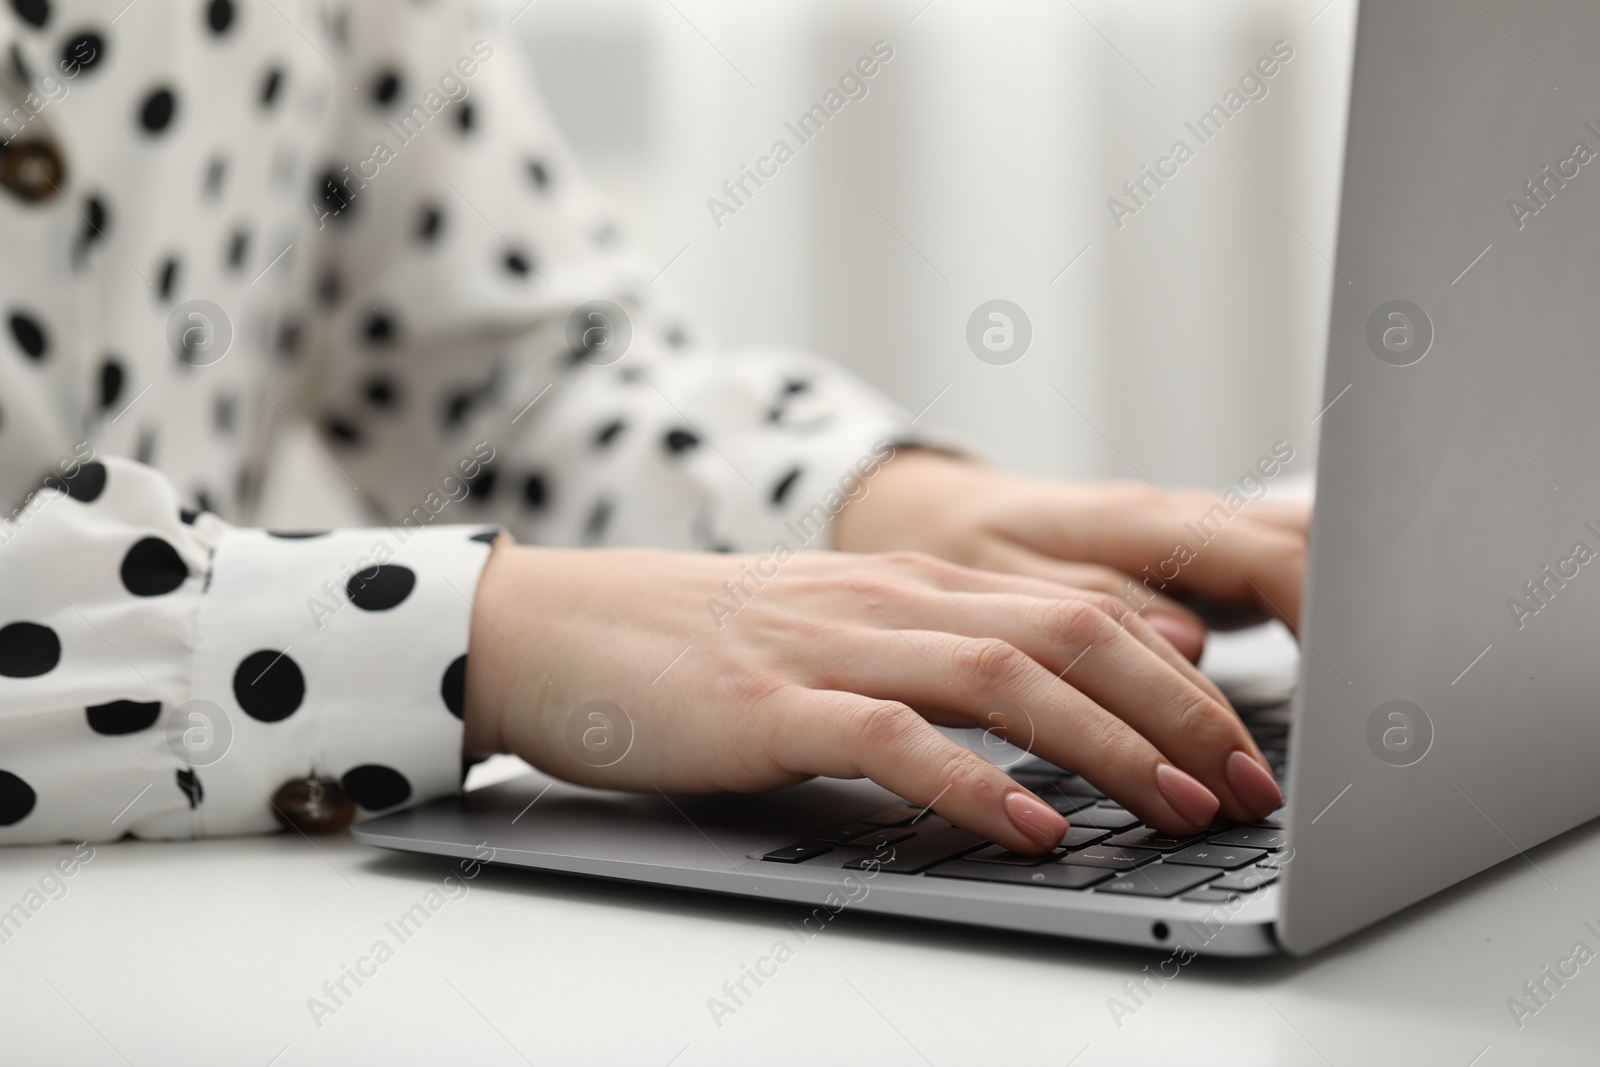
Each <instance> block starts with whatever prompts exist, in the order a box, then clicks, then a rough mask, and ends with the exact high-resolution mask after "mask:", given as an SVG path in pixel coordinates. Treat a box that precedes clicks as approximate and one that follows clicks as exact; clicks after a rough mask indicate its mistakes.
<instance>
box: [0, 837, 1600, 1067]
mask: <svg viewBox="0 0 1600 1067" xmlns="http://www.w3.org/2000/svg"><path fill="white" fill-rule="evenodd" d="M71 853H72V849H71V848H70V847H69V846H49V847H41V848H10V849H0V913H3V912H4V911H5V910H7V909H10V908H11V907H12V905H13V904H17V903H24V902H31V903H33V904H34V905H35V907H36V910H35V911H34V912H33V913H32V914H31V916H30V917H29V918H28V920H27V921H26V922H25V923H24V924H23V925H22V926H21V928H20V929H19V930H16V931H15V932H11V933H9V934H8V936H7V939H6V940H5V941H4V942H3V943H0V1024H3V1028H4V1036H3V1038H0V1040H3V1046H0V1047H3V1048H4V1050H5V1051H4V1054H3V1055H0V1059H3V1060H5V1061H6V1062H14V1063H70V1064H86V1065H94V1064H123V1063H126V1064H135V1065H144V1064H151V1065H155V1064H160V1065H162V1067H171V1065H177V1064H191V1063H193V1064H206V1065H215V1064H245V1065H251V1067H267V1065H269V1064H271V1065H277V1067H291V1065H297V1064H313V1063H327V1064H340V1065H342V1067H348V1065H350V1064H367V1063H395V1064H400V1063H471V1064H475V1065H476V1064H484V1065H492V1064H519V1063H537V1064H545V1063H573V1062H585V1063H627V1064H642V1065H645V1067H667V1065H669V1064H671V1065H675V1067H690V1065H696V1064H734V1063H751V1062H757V1063H809V1064H815V1063H819V1062H849V1063H854V1062H870V1063H873V1064H875V1065H882V1067H890V1065H896V1064H906V1065H919V1064H933V1065H939V1067H943V1065H947V1064H948V1065H954V1064H970V1063H983V1064H989V1063H1000V1062H1006V1061H1013V1062H1016V1063H1019V1064H1023V1063H1026V1064H1054V1065H1068V1064H1073V1065H1075V1067H1092V1065H1099V1064H1130V1063H1132V1064H1139V1063H1157V1062H1160V1063H1163V1064H1165V1063H1173V1062H1180V1063H1185V1064H1210V1063H1217V1064H1229V1065H1232V1067H1240V1065H1255V1064H1262V1065H1272V1067H1283V1065H1296V1064H1337V1065H1343V1064H1359V1065H1361V1067H1372V1065H1379V1064H1390V1063H1393V1064H1406V1065H1408V1067H1409V1065H1413V1064H1442V1065H1448V1067H1468V1065H1481V1067H1490V1065H1499V1064H1521V1063H1536V1062H1547V1061H1548V1062H1553V1063H1576V1062H1594V1060H1595V1058H1596V1051H1595V1048H1596V1045H1597V1043H1600V1025H1597V1023H1596V1021H1595V1020H1596V1017H1597V1015H1600V1011H1597V1009H1600V963H1597V964H1596V965H1594V966H1589V965H1588V963H1589V961H1590V956H1591V955H1593V953H1592V952H1590V951H1589V950H1593V951H1594V952H1600V934H1597V933H1596V932H1594V931H1591V930H1590V929H1589V928H1588V927H1587V926H1586V925H1585V924H1586V923H1590V922H1592V923H1593V924H1594V930H1595V931H1600V823H1595V824H1590V825H1589V826H1586V827H1582V828H1580V829H1578V830H1575V831H1573V832H1572V833H1569V834H1567V835H1565V836H1564V837H1561V838H1558V839H1557V840H1555V841H1552V842H1549V843H1547V844H1545V845H1543V846H1541V847H1540V848H1537V849H1535V850H1533V851H1531V852H1530V853H1529V854H1528V856H1527V857H1526V858H1517V859H1513V860H1510V861H1508V862H1507V863H1505V864H1502V865H1501V866H1499V867H1497V868H1495V869H1493V870H1491V871H1488V872H1485V873H1484V874H1481V875H1479V876H1478V877H1477V878H1475V879H1472V880H1470V881H1469V882H1466V883H1463V884H1462V885H1459V886H1457V887H1455V888H1454V889H1452V890H1450V891H1448V892H1446V893H1444V894H1441V895H1440V896H1437V897H1435V898H1433V899H1432V900H1429V901H1427V902H1425V903H1423V904H1421V905H1419V906H1417V907H1415V908H1412V909H1410V910H1409V911H1407V912H1405V913H1403V914H1401V915H1399V916H1397V917H1395V918H1393V919H1390V920H1389V921H1387V922H1385V923H1383V924H1380V925H1379V926H1377V927H1374V928H1372V929H1370V930H1367V931H1365V932H1363V933H1361V934H1359V935H1357V936H1355V937H1353V938H1351V939H1349V940H1347V941H1345V942H1343V943H1341V944H1339V945H1337V946H1335V947H1333V948H1332V949H1330V950H1328V951H1325V952H1323V953H1321V954H1319V955H1317V956H1315V957H1313V958H1311V959H1306V960H1292V959H1268V960H1219V959H1206V958H1200V959H1194V960H1192V961H1188V962H1181V961H1180V960H1177V959H1174V958H1172V957H1170V956H1169V955H1165V954H1162V953H1157V952H1148V951H1137V950H1131V949H1118V948H1111V947H1104V946H1097V945H1093V944H1087V943H1083V942H1073V941H1063V940H1054V939H1048V938H1035V937H1029V936H1025V935H1020V934H1010V933H1000V932H994V931H987V930H980V929H971V928H961V927H954V926H945V925H935V924H925V923H918V922H913V921H909V920H900V919H893V918H885V917H880V916H872V915H866V914H856V913H852V912H850V911H849V909H848V908H847V909H846V910H844V911H842V912H841V913H839V914H838V915H837V916H836V917H835V918H834V919H832V920H831V921H830V922H829V923H827V924H826V926H825V927H823V928H822V929H821V931H820V932H818V933H815V934H813V935H811V936H810V937H809V938H808V939H802V937H801V936H800V932H801V931H800V930H799V924H800V922H801V920H802V918H803V917H804V916H805V914H806V912H805V911H804V909H802V908H800V907H797V906H790V905H783V904H776V903H771V902H762V901H755V900H745V899H738V898H721V897H712V896H707V895H701V894H694V893H688V892H681V891H674V890H662V889H655V888H651V887H646V886H634V885H627V884H621V883H611V882H601V881H596V880H591V879H583V878H576V877H567V876H561V875H553V874H544V873H540V872H532V871H525V870H516V869H498V868H487V867H485V868H476V869H473V870H471V871H463V870H461V868H460V866H459V865H458V864H456V863H452V862H450V861H446V860H443V859H439V858H433V857H423V856H411V855H403V854H397V853H387V852H383V851H379V850H375V849H371V848H367V847H365V846H362V845H358V844H356V843H355V842H353V841H351V840H349V839H348V838H333V839H319V840H317V841H316V842H315V843H312V842H310V841H308V840H307V839H305V838H302V837H299V836H288V835H282V836H277V837H269V838H256V839H236V840H220V841H206V842H191V843H143V842H124V843H120V844H116V845H106V846H99V847H97V848H96V850H95V853H94V856H93V858H92V859H91V860H90V861H89V862H87V863H85V864H83V865H82V866H81V867H79V868H78V869H77V870H76V871H75V873H74V874H73V876H72V877H71V878H69V879H65V880H63V881H62V882H61V883H60V884H61V885H62V886H64V888H65V891H64V893H63V891H62V890H61V889H59V888H55V887H54V886H53V885H52V884H50V883H49V881H48V877H47V876H48V872H49V871H50V870H51V869H52V867H53V864H54V863H55V862H56V861H57V860H58V859H59V858H61V857H64V856H69V855H70V854H71ZM469 873H470V874H472V875H473V876H472V877H467V875H468V874H469ZM1379 873H1380V874H1381V872H1379ZM41 880H45V882H46V885H45V888H47V889H53V890H54V892H53V895H46V894H44V893H40V894H39V895H38V896H34V897H29V896H28V894H29V892H30V890H38V889H39V888H40V886H41ZM418 905H421V907H420V908H418V907H417V906H418ZM430 905H431V906H432V910H430V909H429V906H430ZM408 912H409V913H412V914H414V915H416V914H421V915H425V916H426V917H425V919H423V918H418V919H413V920H412V922H411V923H410V925H408V926H405V927H401V926H399V925H397V924H398V923H399V920H400V918H401V916H403V915H405V914H407V913H408ZM0 932H4V931H3V928H0ZM779 941H783V942H786V943H787V945H788V947H789V951H788V952H786V953H784V954H783V958H782V960H781V962H779V961H778V960H777V959H776V958H775V957H773V955H772V954H773V952H774V946H775V944H776V943H777V942H779ZM379 942H382V943H384V945H385V946H386V951H381V952H377V953H376V954H374V950H375V948H376V946H377V944H378V943H379ZM1578 942H1583V943H1584V945H1585V946H1586V949H1585V951H1583V952H1581V953H1578V954H1577V955H1576V956H1575V954H1574V953H1575V945H1576V944H1577V943H1578ZM763 957H767V958H768V960H769V962H766V963H760V967H761V969H762V970H764V971H766V972H767V973H768V974H769V975H770V977H765V978H762V980H761V984H760V985H759V986H757V985H756V984H755V983H754V981H752V980H751V979H748V978H745V979H744V982H745V989H746V991H747V992H748V995H742V994H738V993H737V990H734V994H735V995H737V997H738V999H737V1000H735V999H734V998H733V997H732V996H730V995H729V993H727V992H725V991H724V984H725V983H733V982H737V981H738V980H740V979H741V977H743V976H744V975H745V974H746V973H747V972H748V970H750V969H752V968H755V967H757V966H758V962H759V961H761V960H762V959H763ZM1580 959H1581V962H1580ZM1547 967H1548V968H1551V970H1550V971H1545V970H1544V968H1547ZM351 970H359V971H361V972H364V973H365V974H366V975H367V977H362V978H361V979H360V984H359V985H357V984H356V982H355V980H354V979H352V978H350V977H348V976H347V975H348V974H349V972H350V971H351ZM1562 971H1564V972H1565V974H1566V975H1567V977H1559V973H1560V972H1562ZM1152 975H1154V976H1157V977H1155V978H1153V977H1151V976H1152ZM1163 975H1165V976H1166V977H1165V978H1164V979H1161V978H1160V976H1163ZM1550 975H1557V976H1558V977H1549V976H1550ZM341 979H343V983H344V989H345V992H344V993H339V991H338V990H337V989H336V988H335V989H334V990H333V992H334V994H335V995H337V1000H336V999H335V998H334V995H330V994H329V993H328V992H326V991H325V989H324V983H330V988H331V984H332V983H337V982H338V981H340V980H341ZM1530 981H1532V982H1541V981H1542V982H1543V983H1544V986H1545V990H1546V992H1544V993H1541V994H1540V998H1541V999H1538V1000H1536V999H1534V998H1532V997H1530V996H1529V995H1528V993H1527V992H1526V990H1525V989H1524V983H1526V982H1530ZM1558 982H1559V984H1558ZM1141 983H1142V990H1141V989H1140V984H1141ZM1130 990H1131V992H1130ZM313 998H316V1001H318V1002H320V1004H321V1007H320V1008H319V1007H318V1006H317V1003H316V1002H314V1000H313ZM713 998H716V999H718V1000H720V1001H721V1002H722V1003H723V1004H724V1005H725V1008H724V1009H722V1010H719V1011H714V1010H713V1009H714V1008H715V1004H714V1003H713ZM1512 998H1518V999H1519V1000H1520V1001H1521V1003H1522V1004H1523V1005H1525V1007H1524V1009H1523V1010H1522V1011H1521V1012H1520V1013H1515V1014H1514V1013H1513V1010H1512V1009H1513V1007H1515V1005H1514V1004H1513V1003H1512Z"/></svg>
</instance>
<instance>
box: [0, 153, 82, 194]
mask: <svg viewBox="0 0 1600 1067" xmlns="http://www.w3.org/2000/svg"><path fill="white" fill-rule="evenodd" d="M66 176H67V168H66V165H65V164H64V163H63V162H62V161H61V153H60V152H57V151H56V147H55V145H53V144H51V143H50V142H48V141H21V142H13V143H11V144H9V145H5V146H3V147H0V185H3V186H5V188H6V190H7V191H8V192H10V193H11V195H13V196H15V197H16V198H17V199H18V200H26V201H28V202H29V203H38V202H39V201H40V200H48V199H49V198H50V197H52V196H54V195H56V193H57V192H59V191H60V189H61V184H62V182H64V181H65V180H66Z"/></svg>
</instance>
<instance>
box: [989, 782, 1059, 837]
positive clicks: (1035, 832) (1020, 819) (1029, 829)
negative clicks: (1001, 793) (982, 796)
mask: <svg viewBox="0 0 1600 1067" xmlns="http://www.w3.org/2000/svg"><path fill="white" fill-rule="evenodd" d="M1000 804H1001V807H1003V808H1005V809H1006V818H1008V819H1010V820H1011V825H1012V826H1015V827H1016V828H1017V829H1018V830H1020V831H1022V833H1023V834H1024V835H1026V836H1027V837H1028V838H1029V839H1030V840H1032V841H1037V842H1038V843H1039V844H1041V845H1049V846H1054V845H1059V844H1060V843H1061V838H1062V835H1064V834H1065V833H1066V832H1067V820H1066V819H1063V818H1062V817H1061V815H1060V813H1059V812H1057V811H1056V810H1055V809H1054V808H1052V807H1051V806H1050V805H1048V804H1046V803H1045V802H1044V801H1042V800H1040V799H1039V798H1038V797H1036V796H1034V795H1033V794H1031V793H1024V792H1023V791H1022V790H1020V789H1017V790H1013V791H1011V792H1009V793H1007V794H1006V798H1005V800H1003V801H1001V802H1000Z"/></svg>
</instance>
